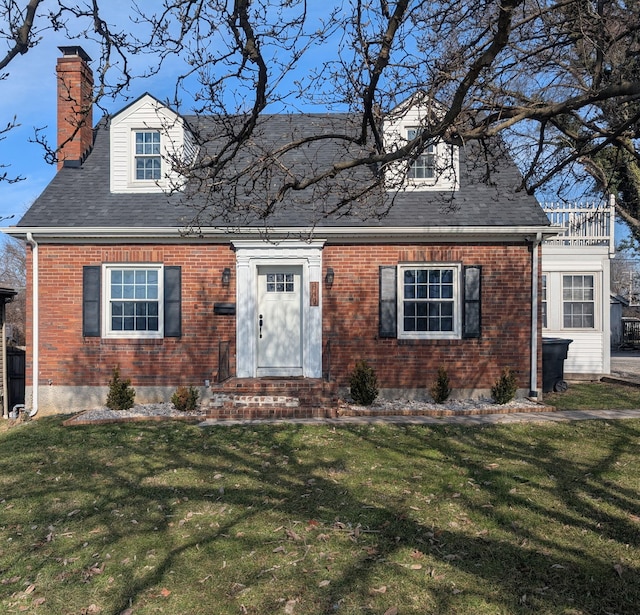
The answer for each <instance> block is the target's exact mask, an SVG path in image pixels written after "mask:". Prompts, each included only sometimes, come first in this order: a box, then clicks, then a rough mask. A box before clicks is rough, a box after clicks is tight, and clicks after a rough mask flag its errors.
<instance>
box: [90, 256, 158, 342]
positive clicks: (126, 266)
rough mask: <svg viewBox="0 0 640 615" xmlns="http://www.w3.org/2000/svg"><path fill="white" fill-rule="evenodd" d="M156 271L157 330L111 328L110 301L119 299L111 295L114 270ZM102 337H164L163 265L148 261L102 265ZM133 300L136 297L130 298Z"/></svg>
mask: <svg viewBox="0 0 640 615" xmlns="http://www.w3.org/2000/svg"><path fill="white" fill-rule="evenodd" d="M140 270H145V271H156V272H157V274H158V297H157V299H152V300H157V302H158V330H157V331H132V330H126V331H125V330H113V329H112V313H111V306H112V303H113V302H115V301H117V300H118V299H120V297H116V298H113V297H112V296H111V278H112V274H113V272H114V271H140ZM102 297H103V300H102V306H101V308H102V337H104V338H111V339H162V338H163V337H164V266H163V265H161V264H149V263H109V264H104V265H103V266H102ZM132 301H133V302H135V301H136V299H135V298H132Z"/></svg>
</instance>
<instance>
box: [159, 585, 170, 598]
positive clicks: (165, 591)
mask: <svg viewBox="0 0 640 615" xmlns="http://www.w3.org/2000/svg"><path fill="white" fill-rule="evenodd" d="M160 595H161V596H162V597H163V598H168V597H169V596H170V595H171V591H170V590H168V589H167V588H166V587H163V588H162V589H161V590H160Z"/></svg>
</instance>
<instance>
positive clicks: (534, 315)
mask: <svg viewBox="0 0 640 615" xmlns="http://www.w3.org/2000/svg"><path fill="white" fill-rule="evenodd" d="M530 241H531V375H530V383H531V388H530V390H529V397H531V398H533V399H537V397H538V300H539V298H538V294H539V290H538V274H539V265H538V261H539V253H540V244H541V243H542V233H538V234H537V235H536V237H535V239H531V240H530Z"/></svg>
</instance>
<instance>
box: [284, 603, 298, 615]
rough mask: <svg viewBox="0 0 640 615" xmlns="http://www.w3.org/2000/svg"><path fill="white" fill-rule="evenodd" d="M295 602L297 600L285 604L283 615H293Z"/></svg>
mask: <svg viewBox="0 0 640 615" xmlns="http://www.w3.org/2000/svg"><path fill="white" fill-rule="evenodd" d="M297 602H298V601H297V600H289V601H288V602H287V604H285V605H284V612H285V615H293V613H294V610H295V608H296V603H297Z"/></svg>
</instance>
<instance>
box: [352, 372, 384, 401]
mask: <svg viewBox="0 0 640 615" xmlns="http://www.w3.org/2000/svg"><path fill="white" fill-rule="evenodd" d="M350 384H351V398H352V399H353V401H354V402H355V403H356V404H359V405H361V406H370V405H371V404H372V403H373V402H374V401H375V399H376V397H378V378H377V377H376V373H375V371H374V370H373V368H372V367H371V366H370V365H369V364H368V363H367V362H366V361H358V363H356V366H355V368H354V370H353V372H351V379H350Z"/></svg>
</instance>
